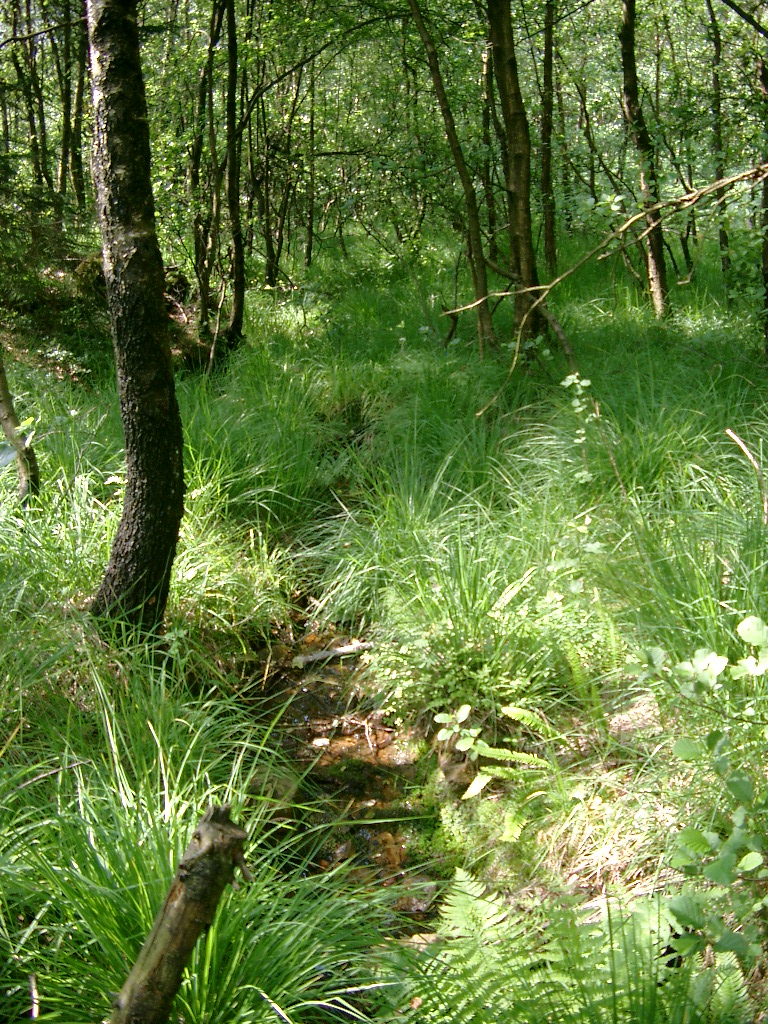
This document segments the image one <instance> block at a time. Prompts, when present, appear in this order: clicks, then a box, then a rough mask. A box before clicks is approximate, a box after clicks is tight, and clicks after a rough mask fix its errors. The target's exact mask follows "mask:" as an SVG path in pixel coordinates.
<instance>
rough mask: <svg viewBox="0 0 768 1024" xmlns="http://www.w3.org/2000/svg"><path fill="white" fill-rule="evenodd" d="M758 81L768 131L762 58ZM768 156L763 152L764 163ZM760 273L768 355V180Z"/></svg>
mask: <svg viewBox="0 0 768 1024" xmlns="http://www.w3.org/2000/svg"><path fill="white" fill-rule="evenodd" d="M757 79H758V87H759V89H760V94H761V96H762V100H763V119H764V127H765V129H766V130H768V65H767V64H766V62H765V60H764V59H763V58H762V57H759V58H758V61H757ZM766 160H768V156H767V155H766V153H765V152H763V161H766ZM760 233H761V244H760V273H761V280H762V285H763V347H764V351H765V354H766V355H768V178H765V179H764V180H763V184H762V189H761V192H760Z"/></svg>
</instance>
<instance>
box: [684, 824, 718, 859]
mask: <svg viewBox="0 0 768 1024" xmlns="http://www.w3.org/2000/svg"><path fill="white" fill-rule="evenodd" d="M677 842H678V843H679V844H680V845H681V846H685V847H686V848H687V849H689V850H691V852H692V853H698V854H700V855H701V856H706V855H708V854H710V853H712V847H711V845H710V843H709V841H708V840H707V837H706V836H705V835H704V833H703V832H700V831H699V829H697V828H684V829H682V831H681V832H679V833H678V835H677Z"/></svg>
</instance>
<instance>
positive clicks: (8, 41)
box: [0, 18, 85, 50]
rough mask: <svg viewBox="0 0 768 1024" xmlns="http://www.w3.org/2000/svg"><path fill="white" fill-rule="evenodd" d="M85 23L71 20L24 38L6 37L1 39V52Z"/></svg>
mask: <svg viewBox="0 0 768 1024" xmlns="http://www.w3.org/2000/svg"><path fill="white" fill-rule="evenodd" d="M84 21H85V18H74V19H73V18H70V19H69V20H67V21H60V22H59V23H58V24H57V25H49V26H48V27H47V28H41V29H38V30H37V31H36V32H27V34H26V35H23V36H6V37H5V39H0V50H2V49H3V47H4V46H12V45H13V43H28V42H29V41H30V40H31V39H37V38H38V36H47V35H48V34H49V33H50V32H56V31H57V30H58V29H60V28H66V27H67V26H68V25H80V24H82V23H83V22H84Z"/></svg>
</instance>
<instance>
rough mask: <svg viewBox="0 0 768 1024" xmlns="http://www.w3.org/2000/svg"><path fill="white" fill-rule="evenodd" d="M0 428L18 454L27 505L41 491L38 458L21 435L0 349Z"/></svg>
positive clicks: (23, 500)
mask: <svg viewBox="0 0 768 1024" xmlns="http://www.w3.org/2000/svg"><path fill="white" fill-rule="evenodd" d="M0 426H1V427H2V428H3V433H4V434H5V437H6V440H7V441H8V444H10V446H11V447H12V448H13V449H14V451H15V452H16V462H17V465H18V468H19V501H20V502H21V503H22V505H26V504H27V502H28V501H29V499H30V498H34V497H35V495H37V494H38V492H39V491H40V470H39V468H38V465H37V458H36V457H35V453H34V451H33V450H32V447H31V445H28V444H27V442H26V441H25V440H24V438H23V437H22V436H21V433H20V424H19V420H18V417H17V416H16V412H15V410H14V408H13V398H12V397H11V392H10V389H9V387H8V380H7V378H6V376H5V366H4V365H3V350H2V348H0Z"/></svg>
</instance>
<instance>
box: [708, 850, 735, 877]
mask: <svg viewBox="0 0 768 1024" xmlns="http://www.w3.org/2000/svg"><path fill="white" fill-rule="evenodd" d="M703 874H704V877H705V878H708V879H709V880H710V882H714V883H715V884H716V885H731V884H732V883H733V882H735V881H736V854H735V853H726V854H723V856H722V857H718V858H717V860H713V861H712V863H711V864H707V866H706V867H705V868H704V871H703Z"/></svg>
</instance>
